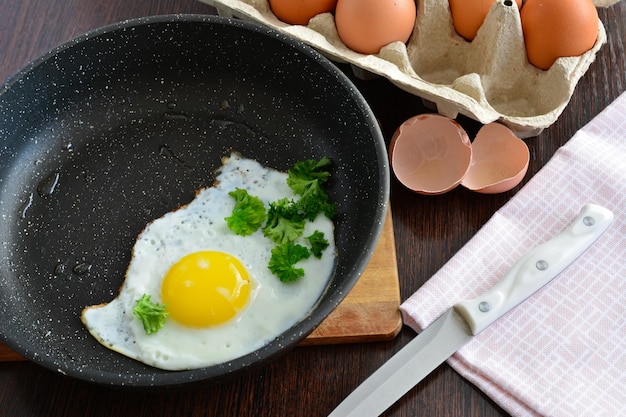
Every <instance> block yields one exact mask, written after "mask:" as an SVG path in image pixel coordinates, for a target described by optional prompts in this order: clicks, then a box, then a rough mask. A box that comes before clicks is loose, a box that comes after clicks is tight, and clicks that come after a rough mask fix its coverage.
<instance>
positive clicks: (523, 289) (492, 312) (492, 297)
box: [454, 204, 613, 335]
mask: <svg viewBox="0 0 626 417" xmlns="http://www.w3.org/2000/svg"><path fill="white" fill-rule="evenodd" d="M612 221H613V213H612V212H611V211H610V210H608V209H606V208H604V207H600V206H597V205H594V204H587V205H585V206H584V207H583V208H582V209H581V211H580V215H579V216H578V218H577V219H576V220H575V221H574V223H572V224H571V225H570V226H569V227H568V228H567V229H565V230H564V231H563V232H561V234H559V235H557V236H556V237H554V238H553V239H551V240H549V241H547V242H545V243H543V244H541V245H539V246H537V247H535V248H533V249H531V250H530V251H529V252H527V253H526V254H525V255H524V256H523V257H522V258H521V259H520V260H519V261H517V262H516V263H515V265H513V267H512V268H511V269H510V270H509V272H507V273H506V275H505V276H504V277H503V278H502V279H501V280H500V281H498V283H496V284H495V285H494V286H493V287H492V288H491V289H489V290H488V291H487V292H486V293H484V294H483V295H481V296H480V297H478V298H475V299H473V300H466V301H461V302H459V303H457V304H455V305H454V308H455V309H456V310H457V311H458V312H459V313H460V314H461V315H462V316H463V318H464V319H465V321H466V322H467V324H468V325H469V327H470V330H471V331H472V333H473V334H474V335H477V334H478V333H480V332H481V331H483V330H484V329H485V327H487V326H489V325H490V324H491V323H493V322H494V321H496V320H497V319H498V318H500V317H502V316H503V315H504V314H506V313H507V312H509V311H510V310H511V309H512V308H514V307H515V306H517V305H518V304H519V303H521V302H522V301H524V300H525V299H526V298H528V297H530V296H531V295H532V294H534V293H535V292H536V291H537V290H539V289H540V288H541V287H543V286H544V285H546V284H547V283H548V282H550V281H551V280H552V278H554V277H555V276H557V275H558V274H560V273H561V271H563V270H564V269H565V268H567V266H568V265H569V264H571V263H572V262H574V260H575V259H576V258H578V257H579V256H580V255H581V254H582V253H583V252H584V251H585V250H587V248H589V246H591V244H592V243H593V242H595V241H596V239H598V237H600V235H601V234H602V233H604V231H605V230H606V229H607V228H608V227H609V225H610V224H611V222H612Z"/></svg>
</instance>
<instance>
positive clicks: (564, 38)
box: [520, 0, 599, 70]
mask: <svg viewBox="0 0 626 417" xmlns="http://www.w3.org/2000/svg"><path fill="white" fill-rule="evenodd" d="M520 18H521V20H522V31H523V32H524V43H525V44H526V54H527V55H528V61H529V62H530V63H531V64H533V65H534V66H536V67H538V68H541V69H544V70H547V69H549V68H550V67H551V66H552V64H553V63H554V61H556V59H557V58H560V57H568V56H578V55H582V54H584V53H585V52H587V51H588V50H589V49H591V47H593V45H594V44H595V42H596V39H597V37H598V25H599V23H598V11H597V10H596V6H595V5H594V3H593V2H592V1H591V0H526V2H525V3H524V7H523V8H522V12H521V14H520Z"/></svg>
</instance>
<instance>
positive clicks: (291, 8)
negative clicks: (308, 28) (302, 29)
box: [269, 0, 337, 25]
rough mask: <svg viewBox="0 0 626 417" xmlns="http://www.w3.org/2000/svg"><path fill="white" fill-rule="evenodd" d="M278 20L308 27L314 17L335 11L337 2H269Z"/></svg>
mask: <svg viewBox="0 0 626 417" xmlns="http://www.w3.org/2000/svg"><path fill="white" fill-rule="evenodd" d="M269 3H270V9H271V10H272V13H274V14H275V15H276V17H277V18H279V19H280V20H282V21H283V22H286V23H291V24H292V25H307V24H308V23H309V20H311V18H312V17H313V16H317V15H318V14H321V13H328V12H332V11H334V10H335V6H336V5H337V0H269Z"/></svg>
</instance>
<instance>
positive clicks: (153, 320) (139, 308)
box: [133, 294, 167, 334]
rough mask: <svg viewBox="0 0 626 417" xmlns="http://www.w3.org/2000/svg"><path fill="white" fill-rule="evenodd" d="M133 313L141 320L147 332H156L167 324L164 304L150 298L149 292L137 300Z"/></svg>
mask: <svg viewBox="0 0 626 417" xmlns="http://www.w3.org/2000/svg"><path fill="white" fill-rule="evenodd" d="M133 315H134V316H135V317H137V318H138V319H139V320H141V323H142V324H143V328H144V330H145V331H146V334H152V333H156V332H158V331H159V329H161V328H162V327H163V326H164V325H165V318H166V317H167V311H165V305H164V304H156V303H153V302H152V301H151V300H150V296H149V295H148V294H144V295H142V296H141V298H139V299H138V300H137V301H136V302H135V308H133Z"/></svg>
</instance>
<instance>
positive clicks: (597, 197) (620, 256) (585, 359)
mask: <svg viewBox="0 0 626 417" xmlns="http://www.w3.org/2000/svg"><path fill="white" fill-rule="evenodd" d="M586 203H595V204H599V205H601V206H604V207H606V208H608V209H609V210H611V211H612V212H613V213H614V215H615V219H614V220H613V223H612V224H611V226H609V229H608V230H607V231H606V232H605V233H604V235H602V236H601V237H600V238H599V239H598V240H597V241H596V243H595V244H594V245H593V246H592V247H591V248H590V249H589V250H588V251H587V252H585V254H584V255H583V256H582V257H580V258H578V260H576V261H575V262H574V264H572V265H571V266H570V267H569V268H567V269H566V270H565V271H563V272H562V273H561V274H560V275H559V276H558V277H557V278H555V279H554V280H553V281H552V282H551V283H549V284H548V285H547V286H546V287H544V288H543V289H541V290H540V291H539V292H537V293H535V294H534V295H533V296H532V297H530V298H529V299H528V300H527V301H526V302H525V303H523V304H522V305H520V306H519V307H517V308H516V309H514V310H512V311H511V312H509V314H507V315H505V316H504V317H503V318H501V319H500V320H498V321H496V322H495V323H494V324H492V325H491V326H490V327H488V328H487V329H486V330H484V331H483V332H482V333H480V334H479V335H478V336H476V337H475V338H474V339H473V340H472V341H471V342H470V343H469V344H467V345H465V346H464V347H463V348H461V349H460V350H459V351H458V352H457V353H455V354H454V355H453V356H452V357H451V358H449V359H448V363H449V364H450V365H451V366H452V367H453V368H454V369H455V370H456V371H457V372H459V373H460V374H461V375H462V376H463V377H465V378H466V379H468V380H469V381H471V382H472V383H473V384H475V385H476V386H477V387H478V388H480V389H481V390H482V391H483V392H485V393H486V394H487V395H489V396H490V397H491V398H492V399H493V400H494V401H495V402H496V403H498V404H499V405H500V406H501V407H502V408H503V409H504V410H506V411H507V412H508V413H510V414H511V415H513V416H563V417H565V416H567V417H571V416H593V417H601V416H607V417H609V416H610V417H614V416H626V93H624V94H622V95H621V96H620V97H619V98H618V99H617V100H616V101H614V102H613V103H612V104H611V105H610V106H609V107H607V108H606V109H605V110H604V111H603V112H602V113H600V114H599V115H598V116H597V117H596V118H594V119H593V120H592V121H591V122H590V123H589V124H587V125H586V126H585V127H583V128H582V129H581V130H579V131H578V132H577V133H576V134H575V135H574V137H572V138H571V139H570V140H569V141H568V142H567V143H566V144H565V145H564V146H563V147H561V148H560V149H559V150H558V151H557V152H556V153H555V155H554V156H553V158H552V159H551V160H550V161H549V162H548V163H547V164H546V166H545V167H543V168H542V169H541V170H540V171H539V172H538V173H537V174H536V175H535V176H534V177H533V178H532V179H531V180H530V181H529V182H528V183H527V184H526V185H525V186H524V187H523V188H522V189H521V190H520V191H519V192H518V193H517V194H516V195H515V196H514V197H513V198H512V199H511V200H510V201H509V202H507V204H506V205H504V206H503V207H502V208H501V209H500V210H498V211H497V212H496V213H495V214H494V216H493V217H492V218H491V219H490V220H489V221H488V222H487V223H486V224H485V225H484V226H483V228H482V229H481V230H479V231H478V233H477V234H476V235H475V236H474V237H473V238H472V239H471V240H470V241H469V242H468V243H467V244H466V245H465V246H464V247H463V248H461V250H460V251H459V252H458V253H457V254H455V255H454V256H453V257H452V258H451V259H450V261H449V262H448V263H446V265H444V266H443V267H442V268H441V269H440V270H439V271H438V272H437V273H436V274H435V275H434V276H433V277H432V278H431V279H430V280H429V281H428V282H426V284H424V285H423V286H422V287H421V288H420V289H419V290H418V291H417V292H416V293H415V294H413V295H412V296H411V297H410V298H409V299H407V300H406V301H405V302H404V303H402V305H401V311H402V314H403V318H404V322H405V324H407V325H408V326H410V327H412V328H413V329H415V330H416V331H418V332H419V331H421V330H422V329H424V328H425V327H426V326H428V325H429V324H430V323H431V322H432V321H433V320H434V319H436V318H437V317H438V316H439V315H440V314H441V313H442V312H444V311H445V310H446V309H448V308H450V306H451V305H453V304H455V303H456V302H458V301H461V300H464V299H467V298H474V297H476V296H478V295H480V294H482V293H483V292H484V291H486V290H487V289H489V288H490V287H491V286H492V285H493V284H495V283H496V282H497V281H498V279H499V278H500V277H501V276H503V275H504V273H505V272H506V271H507V270H508V269H509V268H510V267H511V266H512V265H513V264H514V263H515V261H517V259H519V258H520V257H521V256H522V255H523V254H524V253H525V252H526V251H528V250H529V249H531V248H532V247H534V246H536V245H538V244H539V243H542V242H544V241H546V240H548V239H550V238H551V237H553V236H555V235H557V234H558V233H560V232H561V231H562V230H563V229H565V227H567V226H568V225H569V223H570V222H571V221H572V220H574V218H575V217H576V216H577V214H578V213H579V211H580V209H581V207H582V206H583V205H585V204H586Z"/></svg>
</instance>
